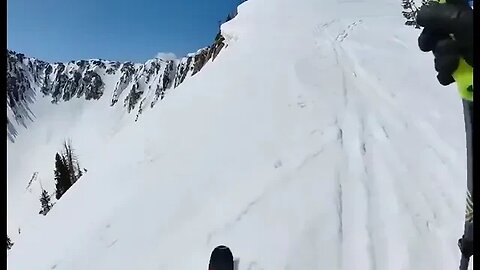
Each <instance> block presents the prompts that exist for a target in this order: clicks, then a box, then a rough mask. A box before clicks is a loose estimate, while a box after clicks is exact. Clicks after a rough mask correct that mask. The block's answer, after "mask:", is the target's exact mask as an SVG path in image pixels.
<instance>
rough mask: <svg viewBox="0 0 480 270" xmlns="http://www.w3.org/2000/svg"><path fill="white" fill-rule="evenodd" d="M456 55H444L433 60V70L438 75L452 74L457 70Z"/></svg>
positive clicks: (457, 58)
mask: <svg viewBox="0 0 480 270" xmlns="http://www.w3.org/2000/svg"><path fill="white" fill-rule="evenodd" d="M458 60H459V56H458V55H446V56H444V57H439V58H435V70H436V71H438V72H439V73H446V74H453V72H454V71H455V70H456V69H457V68H458Z"/></svg>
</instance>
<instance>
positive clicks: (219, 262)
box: [209, 245, 234, 270]
mask: <svg viewBox="0 0 480 270" xmlns="http://www.w3.org/2000/svg"><path fill="white" fill-rule="evenodd" d="M209 269H211V270H233V269H234V260H233V254H232V251H231V250H230V248H228V247H227V246H225V245H220V246H217V247H216V248H215V249H213V251H212V254H211V255H210V263H209Z"/></svg>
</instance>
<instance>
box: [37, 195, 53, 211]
mask: <svg viewBox="0 0 480 270" xmlns="http://www.w3.org/2000/svg"><path fill="white" fill-rule="evenodd" d="M40 203H41V204H42V209H41V210H40V212H39V214H41V215H44V216H45V215H47V214H48V212H49V211H50V209H52V206H53V205H52V203H50V195H49V194H48V192H47V191H46V190H43V191H42V195H41V196H40Z"/></svg>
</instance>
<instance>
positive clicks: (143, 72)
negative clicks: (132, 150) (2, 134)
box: [7, 37, 225, 141]
mask: <svg viewBox="0 0 480 270" xmlns="http://www.w3.org/2000/svg"><path fill="white" fill-rule="evenodd" d="M224 45H225V44H224V39H223V37H220V38H219V39H216V41H215V43H214V44H212V45H211V46H209V47H206V48H203V49H201V50H199V51H197V52H196V53H193V54H189V55H188V56H186V57H183V58H181V59H177V60H168V61H167V60H163V59H158V58H157V59H152V60H148V61H147V62H146V63H144V64H134V63H131V62H125V63H120V62H115V61H106V60H98V59H96V60H79V61H70V62H68V63H53V64H52V63H47V62H44V61H41V60H37V59H35V58H30V57H26V56H25V55H23V54H21V53H17V52H13V51H10V50H8V51H7V110H8V111H9V114H8V119H7V129H8V137H9V139H10V140H12V141H13V140H14V138H15V136H16V135H17V131H16V126H17V125H19V124H20V125H23V126H25V127H26V126H27V123H28V121H33V118H34V117H33V116H34V115H33V113H32V112H31V111H30V109H29V104H31V103H33V102H35V99H36V98H39V96H40V95H41V96H42V97H43V98H49V99H51V102H52V103H54V104H56V103H59V102H67V101H69V100H71V99H73V98H84V99H86V100H98V99H101V98H108V99H111V102H110V106H123V107H125V109H126V110H127V111H128V112H129V113H131V112H135V113H136V114H137V116H136V119H138V116H139V115H140V114H141V113H142V111H143V110H144V109H145V108H147V107H153V106H155V104H156V103H157V102H158V100H162V99H163V98H164V97H165V93H166V91H167V90H170V89H174V88H176V87H178V86H179V85H180V84H181V83H182V82H184V81H185V80H186V79H187V78H188V77H190V76H193V75H195V74H197V73H198V72H199V71H200V70H201V69H202V68H203V67H204V66H205V64H206V63H207V62H208V61H213V60H214V59H215V58H216V56H217V55H218V53H219V52H220V51H221V50H222V48H223V47H224ZM112 89H113V90H112ZM107 90H109V91H107ZM110 93H113V94H111V96H107V95H109V94H110ZM118 101H120V102H118ZM118 104H120V105H118ZM27 120H28V121H27Z"/></svg>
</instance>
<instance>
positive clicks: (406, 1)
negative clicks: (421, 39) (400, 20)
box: [402, 0, 431, 29]
mask: <svg viewBox="0 0 480 270" xmlns="http://www.w3.org/2000/svg"><path fill="white" fill-rule="evenodd" d="M430 1H431V0H422V5H427V4H428V3H429V2H430ZM402 6H403V12H402V14H403V17H405V19H407V21H406V22H405V25H408V26H415V28H417V29H420V25H418V23H417V12H418V10H419V9H420V8H419V7H417V5H416V4H415V0H402Z"/></svg>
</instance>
